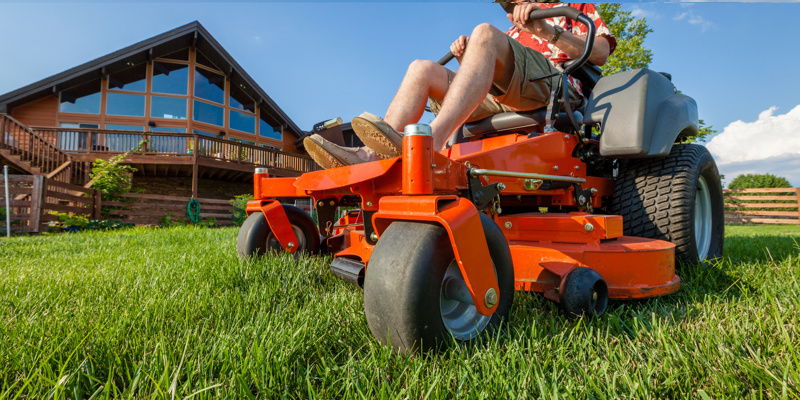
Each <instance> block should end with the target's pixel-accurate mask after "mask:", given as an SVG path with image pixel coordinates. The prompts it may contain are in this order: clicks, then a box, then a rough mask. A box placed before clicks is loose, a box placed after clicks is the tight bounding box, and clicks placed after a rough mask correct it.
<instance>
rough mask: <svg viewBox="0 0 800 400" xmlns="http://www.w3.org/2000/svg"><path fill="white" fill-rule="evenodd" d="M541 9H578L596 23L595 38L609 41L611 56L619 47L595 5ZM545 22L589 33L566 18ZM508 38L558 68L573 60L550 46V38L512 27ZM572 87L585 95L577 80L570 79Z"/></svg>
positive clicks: (543, 5) (576, 4)
mask: <svg viewBox="0 0 800 400" xmlns="http://www.w3.org/2000/svg"><path fill="white" fill-rule="evenodd" d="M537 5H538V6H539V8H542V9H546V8H555V7H564V6H570V7H572V8H576V9H578V10H579V11H581V12H582V13H584V14H586V15H587V16H589V18H591V19H592V20H593V21H594V25H595V27H596V28H597V29H596V32H595V36H596V37H599V36H603V37H605V38H606V39H607V40H608V45H609V54H611V53H613V52H614V48H616V47H617V40H616V39H615V38H614V35H613V34H612V33H611V30H610V29H608V26H606V24H605V22H603V19H602V18H600V13H598V12H597V9H596V8H595V7H594V5H593V4H589V3H539V4H537ZM545 21H546V22H547V23H548V24H550V25H558V26H560V27H561V28H563V29H564V30H565V31H569V32H572V33H574V34H576V35H584V36H585V35H586V34H587V33H588V32H589V31H588V29H587V28H586V27H585V26H583V24H581V23H578V22H575V21H573V20H571V19H569V18H566V17H554V18H546V19H545ZM506 34H507V35H508V36H511V37H512V38H514V39H516V40H517V41H518V42H520V43H522V44H523V45H525V46H527V47H530V48H532V49H534V50H536V51H538V52H539V53H542V55H543V56H545V57H547V58H548V59H550V62H551V63H552V64H553V65H554V66H556V67H557V68H559V69H561V65H562V64H563V63H564V62H565V61H569V60H571V58H570V57H569V56H568V55H567V53H564V52H563V51H561V50H560V49H559V48H558V46H556V45H553V44H550V42H549V41H548V39H549V38H540V37H539V36H536V35H534V34H530V33H527V32H523V31H521V30H519V29H518V28H517V27H512V28H511V29H509V30H508V31H506ZM569 83H570V86H572V87H574V88H575V89H576V90H577V91H578V93H580V94H581V95H583V91H582V90H581V87H580V83H579V82H578V80H577V79H573V78H572V77H569Z"/></svg>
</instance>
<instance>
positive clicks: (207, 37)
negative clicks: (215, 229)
mask: <svg viewBox="0 0 800 400" xmlns="http://www.w3.org/2000/svg"><path fill="white" fill-rule="evenodd" d="M0 134H2V138H0V162H2V163H3V164H6V165H9V166H10V168H11V169H12V170H13V171H14V172H16V173H23V174H32V175H45V176H47V177H49V178H51V179H57V180H60V181H62V182H66V183H72V184H77V185H81V186H85V185H87V184H89V183H90V177H89V173H90V171H91V163H92V162H93V161H94V160H95V159H98V158H102V159H109V158H110V157H112V156H114V155H117V154H121V153H124V152H128V153H129V155H128V157H127V158H126V161H125V163H126V164H130V165H132V166H133V167H135V168H136V169H137V172H136V173H135V174H134V176H133V186H134V188H138V189H143V190H144V191H145V192H146V193H151V194H168V195H175V196H191V197H205V198H218V199H230V198H232V197H233V196H234V195H237V194H243V193H252V190H253V189H252V176H253V170H254V168H256V167H264V168H267V169H268V171H269V174H270V175H272V176H297V175H299V174H301V173H303V172H307V171H312V170H315V169H317V168H318V167H317V166H316V164H315V163H314V162H313V160H311V159H310V158H309V157H307V156H305V155H304V154H303V151H302V149H298V146H297V145H296V143H301V142H300V139H301V138H302V137H303V136H304V135H305V134H306V132H304V131H303V130H301V129H300V128H299V127H298V126H297V125H296V124H295V123H294V122H293V121H292V120H291V119H290V118H289V117H288V116H287V115H286V114H285V113H284V112H283V111H282V110H281V108H280V107H279V106H278V105H277V104H275V102H274V101H273V100H272V99H271V98H270V97H269V96H268V95H267V93H266V92H265V91H264V90H263V89H262V88H261V87H260V86H259V85H258V83H256V82H255V81H254V80H253V79H252V78H251V77H250V76H249V75H248V74H247V72H245V71H244V69H243V68H242V67H241V66H240V65H239V64H238V63H237V62H236V61H235V60H234V59H233V57H232V56H231V55H230V54H228V52H227V51H226V50H225V49H224V48H222V46H221V45H220V44H219V43H218V42H217V41H216V40H215V39H214V37H212V36H211V34H210V33H209V32H208V31H207V30H206V29H205V28H204V27H203V26H202V25H201V24H200V23H199V22H196V21H195V22H192V23H189V24H187V25H184V26H181V27H179V28H176V29H173V30H171V31H169V32H166V33H163V34H161V35H158V36H155V37H152V38H150V39H147V40H144V41H142V42H139V43H136V44H134V45H131V46H128V47H125V48H123V49H120V50H118V51H115V52H113V53H111V54H108V55H106V56H103V57H100V58H98V59H96V60H92V61H89V62H86V63H84V64H82V65H79V66H77V67H74V68H72V69H69V70H67V71H64V72H62V73H59V74H56V75H53V76H51V77H48V78H45V79H42V80H40V81H38V82H35V83H32V84H30V85H28V86H25V87H23V88H20V89H18V90H15V91H12V92H10V93H6V94H3V95H0Z"/></svg>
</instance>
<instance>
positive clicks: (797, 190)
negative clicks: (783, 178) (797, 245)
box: [795, 188, 800, 220]
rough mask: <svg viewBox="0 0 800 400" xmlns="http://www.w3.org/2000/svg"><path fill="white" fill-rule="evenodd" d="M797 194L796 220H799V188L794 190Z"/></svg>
mask: <svg viewBox="0 0 800 400" xmlns="http://www.w3.org/2000/svg"><path fill="white" fill-rule="evenodd" d="M795 191H796V192H797V219H798V220H800V188H796V189H795Z"/></svg>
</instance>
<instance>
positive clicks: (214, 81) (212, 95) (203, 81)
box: [194, 68, 225, 104]
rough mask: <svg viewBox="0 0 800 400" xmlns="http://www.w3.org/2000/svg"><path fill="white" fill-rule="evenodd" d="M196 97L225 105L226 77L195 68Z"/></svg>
mask: <svg viewBox="0 0 800 400" xmlns="http://www.w3.org/2000/svg"><path fill="white" fill-rule="evenodd" d="M194 97H199V98H201V99H205V100H208V101H213V102H215V103H219V104H223V103H225V76H223V75H220V74H217V73H214V72H211V71H208V70H205V69H203V68H195V71H194Z"/></svg>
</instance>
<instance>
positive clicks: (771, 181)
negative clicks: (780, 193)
mask: <svg viewBox="0 0 800 400" xmlns="http://www.w3.org/2000/svg"><path fill="white" fill-rule="evenodd" d="M790 187H792V185H791V184H790V183H789V181H788V180H786V178H784V177H782V176H775V175H772V174H746V175H739V176H737V177H736V178H733V180H732V181H731V183H729V184H728V189H760V188H790Z"/></svg>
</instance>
